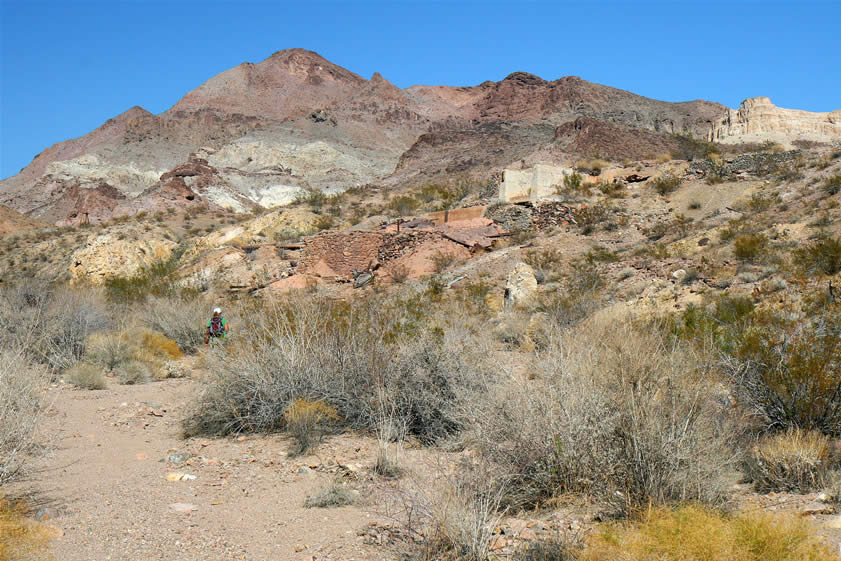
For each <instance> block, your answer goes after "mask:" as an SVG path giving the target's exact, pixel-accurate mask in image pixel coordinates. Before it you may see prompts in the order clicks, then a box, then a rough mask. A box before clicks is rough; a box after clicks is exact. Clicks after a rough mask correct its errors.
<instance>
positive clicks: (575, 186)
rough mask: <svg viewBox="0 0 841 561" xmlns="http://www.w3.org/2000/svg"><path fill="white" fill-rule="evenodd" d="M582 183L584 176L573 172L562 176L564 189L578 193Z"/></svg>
mask: <svg viewBox="0 0 841 561" xmlns="http://www.w3.org/2000/svg"><path fill="white" fill-rule="evenodd" d="M583 183H584V176H583V175H581V174H580V173H578V172H577V171H573V172H572V173H569V174H566V175H564V187H565V188H566V189H569V190H571V191H578V190H580V189H581V185H582V184H583Z"/></svg>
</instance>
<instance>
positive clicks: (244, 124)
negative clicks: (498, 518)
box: [0, 49, 837, 225]
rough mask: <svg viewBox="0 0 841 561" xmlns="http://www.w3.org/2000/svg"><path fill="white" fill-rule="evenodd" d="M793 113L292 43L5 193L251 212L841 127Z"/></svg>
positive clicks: (54, 151) (129, 122)
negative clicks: (394, 65) (450, 69)
mask: <svg viewBox="0 0 841 561" xmlns="http://www.w3.org/2000/svg"><path fill="white" fill-rule="evenodd" d="M786 111H788V110H779V111H777V112H768V111H765V112H762V111H756V110H754V111H752V112H746V111H740V112H739V113H738V115H739V116H736V115H735V114H734V113H733V112H732V111H731V110H729V109H728V108H726V107H724V106H723V105H720V104H717V103H712V102H706V101H688V102H682V103H670V102H663V101H658V100H654V99H648V98H645V97H641V96H638V95H635V94H632V93H629V92H626V91H622V90H619V89H615V88H611V87H607V86H602V85H598V84H593V83H589V82H586V81H584V80H582V79H580V78H577V77H571V76H570V77H564V78H559V79H556V80H552V81H548V80H544V79H542V78H540V77H537V76H534V75H531V74H527V73H523V72H515V73H512V74H511V75H509V76H508V77H506V78H505V79H503V80H501V81H499V82H491V81H487V82H483V83H481V84H479V85H476V86H467V87H448V86H412V87H409V88H406V89H401V88H397V87H395V86H394V85H393V84H391V83H390V82H388V80H386V79H385V78H384V77H383V76H381V75H379V74H377V73H375V74H374V75H373V76H372V77H371V78H370V79H365V78H363V77H361V76H358V75H356V74H354V73H352V72H350V71H348V70H346V69H343V68H341V67H339V66H337V65H335V64H332V63H331V62H329V61H327V60H325V59H324V58H322V57H321V56H319V55H318V54H316V53H313V52H311V51H306V50H303V49H290V50H286V51H279V52H277V53H275V54H273V55H271V56H270V57H268V58H267V59H266V60H264V61H262V62H259V63H256V64H253V63H243V64H241V65H239V66H237V67H235V68H232V69H230V70H227V71H225V72H222V73H221V74H219V75H217V76H215V77H212V78H211V79H209V80H208V81H207V82H205V83H204V84H202V85H201V86H199V87H198V88H196V89H195V90H193V91H191V92H188V93H187V94H186V95H185V96H184V97H183V98H182V99H181V100H180V101H179V102H178V103H176V104H175V105H174V106H173V107H172V108H170V109H169V110H167V111H165V112H163V113H161V114H160V115H153V114H151V113H149V112H148V111H146V110H144V109H142V108H140V107H134V108H132V109H130V110H128V111H126V112H125V113H123V114H121V115H119V116H117V117H115V118H113V119H111V120H109V121H108V122H106V123H105V124H103V125H102V126H101V127H99V128H98V129H96V130H95V131H93V132H91V133H90V134H88V135H86V136H83V137H80V138H77V139H72V140H68V141H65V142H61V143H58V144H56V145H54V146H52V147H50V148H49V149H47V150H45V151H44V152H43V153H41V154H39V155H38V156H36V157H35V159H34V160H33V162H32V163H31V164H30V165H29V166H27V167H26V168H24V169H23V170H22V171H21V173H19V174H18V175H16V176H14V177H11V178H9V179H6V180H4V181H2V182H0V203H2V204H5V205H7V206H9V207H10V208H13V209H15V210H17V211H18V212H22V213H24V214H27V215H29V216H32V217H34V218H39V219H42V220H45V221H48V222H51V223H53V224H59V225H62V224H72V223H78V220H79V217H80V216H82V215H84V214H85V213H87V215H88V217H89V218H90V219H91V220H93V221H95V222H98V221H102V220H107V219H108V218H110V217H114V216H120V215H131V214H135V213H137V212H141V211H152V212H154V211H156V210H159V209H165V208H166V207H169V206H172V207H173V208H177V209H182V210H186V209H189V208H192V207H196V206H202V207H207V208H209V209H211V210H218V209H225V208H227V209H232V210H234V211H237V212H247V211H250V210H252V209H254V208H257V207H260V208H270V207H273V206H276V205H278V204H285V203H288V202H290V201H291V200H293V199H294V198H295V197H296V196H298V195H300V193H301V192H302V190H305V189H308V188H309V189H317V190H321V191H325V192H327V193H336V192H341V191H344V190H346V189H348V188H352V187H358V186H362V185H369V184H374V185H382V186H385V187H387V188H389V189H391V190H394V189H397V190H400V189H403V188H406V187H411V186H415V185H418V184H421V183H424V182H434V181H438V180H441V179H442V178H446V177H447V176H448V175H452V174H463V175H464V174H466V175H469V176H471V177H474V178H476V179H483V178H487V177H489V176H490V175H492V174H494V173H498V172H500V171H501V169H502V168H504V167H507V166H510V165H512V164H513V163H515V162H518V161H523V162H524V163H525V164H526V165H531V164H532V163H536V162H539V161H547V162H550V163H556V164H561V163H564V162H570V161H574V160H575V159H578V158H581V157H592V156H596V155H601V156H609V157H611V158H615V159H623V158H631V159H639V158H643V157H654V156H656V155H658V154H660V153H661V152H663V151H669V150H668V148H673V149H679V146H677V147H676V145H677V144H679V142H678V140H676V139H675V137H674V135H676V134H680V135H691V136H693V137H694V138H696V139H707V138H712V137H715V138H716V140H719V141H724V139H725V138H727V139H728V142H731V143H732V142H737V143H738V142H739V139H740V138H742V136H744V135H748V136H746V137H745V138H748V137H749V138H750V139H751V141H752V142H761V141H762V138H764V137H763V136H762V135H766V136H768V135H770V136H773V137H774V140H775V142H777V141H782V142H783V143H784V144H785V142H786V141H785V138H788V139H789V140H794V139H797V138H800V137H801V136H803V135H805V136H803V138H808V139H810V140H813V141H815V140H818V141H828V140H831V138H833V135H835V134H837V131H836V128H837V127H836V125H833V124H832V122H833V121H832V118H831V115H832V114H828V116H827V117H825V118H824V117H821V116H820V115H818V114H814V115H812V114H807V113H806V112H789V113H786ZM810 115H811V116H810ZM581 119H585V121H581ZM792 119H793V120H792ZM810 119H811V120H810ZM821 119H824V120H825V121H826V120H827V119H829V120H828V121H826V123H827V124H819V123H818V122H819V121H821ZM746 120H747V121H749V122H750V123H752V124H750V125H745V124H744V123H745V122H747V121H746ZM789 121H791V122H789ZM584 122H586V123H588V125H587V126H586V127H584V126H582V123H584ZM727 123H741V124H729V125H728V124H727ZM760 123H761V124H760ZM834 127H836V128H834ZM596 129H603V130H604V131H609V132H604V133H602V134H596V133H594V130H596ZM800 129H803V130H802V131H801V130H800ZM754 131H760V132H759V133H755V132H754ZM774 131H780V134H782V136H783V137H785V138H781V139H778V138H777V136H780V134H777V133H775V132H774ZM800 132H802V133H803V135H801V134H800ZM757 134H759V136H757ZM775 134H777V136H774V135H775ZM617 135H618V136H620V137H624V138H626V139H635V138H636V139H638V140H639V141H640V142H638V143H636V144H635V143H632V142H628V141H627V140H617V139H615V138H614V137H616V136H617ZM770 136H769V138H770ZM643 139H644V142H643ZM757 139H758V140H757ZM672 151H674V150H672ZM197 166H198V168H197Z"/></svg>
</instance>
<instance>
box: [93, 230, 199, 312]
mask: <svg viewBox="0 0 841 561" xmlns="http://www.w3.org/2000/svg"><path fill="white" fill-rule="evenodd" d="M197 231H198V229H196V232H194V233H197ZM177 268H178V256H177V255H173V257H171V258H170V259H167V260H161V261H155V262H154V263H151V264H150V265H147V266H145V267H141V268H140V269H139V270H138V271H137V272H135V273H134V274H133V275H132V276H130V277H111V278H108V279H106V280H105V295H106V297H107V298H108V300H109V301H111V302H114V303H118V304H125V303H133V302H145V301H146V298H147V297H148V296H150V295H154V296H167V295H175V294H177V292H178V289H179V286H178V283H177V282H176V279H175V278H174V275H173V273H174V272H175V270H176V269H177Z"/></svg>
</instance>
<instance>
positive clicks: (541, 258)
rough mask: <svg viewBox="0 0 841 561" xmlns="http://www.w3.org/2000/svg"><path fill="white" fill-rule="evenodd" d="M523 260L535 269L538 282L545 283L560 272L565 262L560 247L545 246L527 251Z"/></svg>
mask: <svg viewBox="0 0 841 561" xmlns="http://www.w3.org/2000/svg"><path fill="white" fill-rule="evenodd" d="M523 261H524V262H525V263H526V264H527V265H529V266H530V267H531V268H532V269H534V276H535V278H536V279H537V282H538V283H540V284H543V283H544V282H545V281H547V280H550V279H551V277H552V276H554V275H556V274H557V273H558V269H559V268H560V266H561V263H563V254H562V253H561V252H560V250H558V249H555V248H551V247H544V248H541V249H533V250H530V251H527V252H526V254H525V256H524V257H523Z"/></svg>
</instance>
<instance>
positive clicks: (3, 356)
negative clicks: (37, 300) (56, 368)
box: [0, 347, 49, 535]
mask: <svg viewBox="0 0 841 561" xmlns="http://www.w3.org/2000/svg"><path fill="white" fill-rule="evenodd" d="M48 381H49V376H48V374H47V371H46V369H45V368H44V367H43V366H40V365H36V364H33V363H32V362H31V361H29V360H28V359H27V357H26V355H25V353H24V352H23V350H22V349H14V348H11V347H7V348H4V349H3V350H0V486H2V485H3V484H5V483H7V482H8V481H10V480H11V479H12V478H14V476H15V475H17V474H18V473H19V471H20V469H21V467H22V466H23V465H24V461H25V459H26V457H27V453H28V452H29V449H30V447H31V445H32V434H33V431H34V429H35V426H36V424H37V422H38V419H39V417H40V406H41V395H42V392H43V390H44V389H45V388H46V386H47V382H48ZM0 535H2V533H0Z"/></svg>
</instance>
